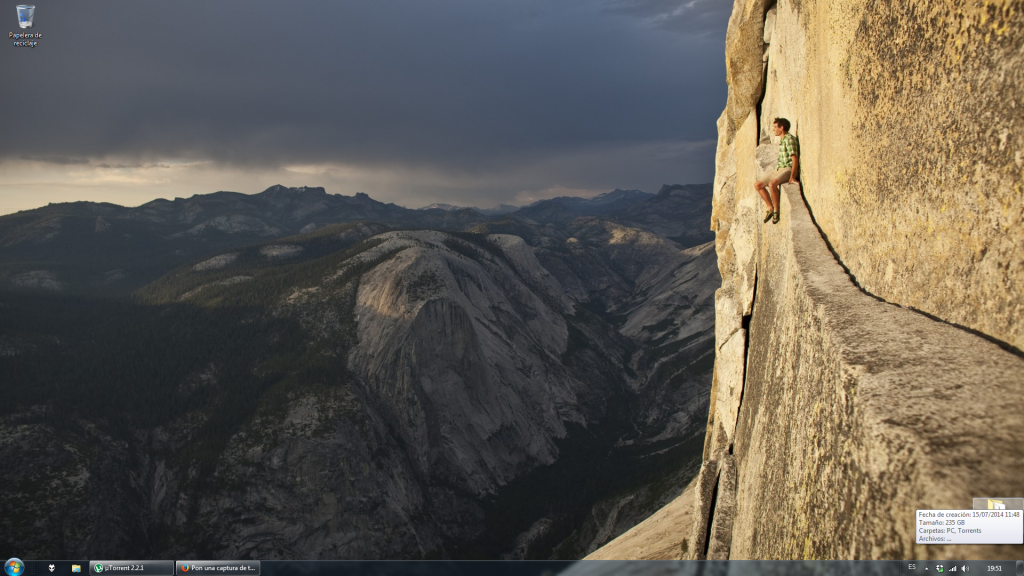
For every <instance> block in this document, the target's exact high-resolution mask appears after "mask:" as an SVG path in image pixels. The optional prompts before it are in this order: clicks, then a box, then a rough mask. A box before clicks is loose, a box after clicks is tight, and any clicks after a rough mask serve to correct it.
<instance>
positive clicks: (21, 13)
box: [18, 4, 36, 28]
mask: <svg viewBox="0 0 1024 576" xmlns="http://www.w3.org/2000/svg"><path fill="white" fill-rule="evenodd" d="M35 15H36V7H35V6H30V5H28V4H20V5H18V26H21V27H22V28H31V27H32V17H33V16H35Z"/></svg>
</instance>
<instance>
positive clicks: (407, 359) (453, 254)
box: [0, 185, 720, 559]
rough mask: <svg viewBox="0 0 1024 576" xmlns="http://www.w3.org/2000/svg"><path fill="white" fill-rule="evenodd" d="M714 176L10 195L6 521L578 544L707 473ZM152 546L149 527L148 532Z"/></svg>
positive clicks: (0, 433) (519, 552)
mask: <svg viewBox="0 0 1024 576" xmlns="http://www.w3.org/2000/svg"><path fill="white" fill-rule="evenodd" d="M709 218H710V185H702V186H676V187H670V186H666V187H665V188H663V189H662V191H660V192H659V193H658V194H646V193H641V192H638V191H629V192H623V191H615V192H612V193H609V194H608V195H604V197H603V198H602V197H598V198H596V199H592V200H583V201H581V200H579V199H573V200H571V201H570V200H559V199H555V200H548V201H544V202H542V203H537V204H535V205H533V206H531V207H527V208H523V209H520V210H517V211H515V212H507V213H497V214H487V213H484V212H483V211H478V210H474V209H461V210H459V209H454V210H453V209H444V210H442V209H438V208H433V209H427V210H408V209H405V208H401V207H398V206H395V205H389V204H383V203H379V202H376V201H374V200H372V199H370V198H369V197H367V196H366V195H357V196H355V197H345V196H340V195H331V194H326V192H324V191H323V189H315V188H284V187H273V188H271V189H268V190H267V191H266V192H263V193H261V194H257V195H252V196H246V195H240V194H234V193H225V192H220V193H216V194H211V195H202V196H194V197H192V198H190V199H179V200H175V201H173V202H169V201H155V202H152V203H150V204H147V205H144V206H142V207H139V208H122V207H116V206H113V205H97V204H88V203H76V204H69V205H52V206H50V207H47V208H42V209H39V210H36V211H30V212H22V213H18V214H15V215H10V216H4V217H0V285H2V287H3V288H2V290H0V374H2V376H3V377H2V378H0V394H2V395H3V397H4V398H5V399H6V402H5V403H4V406H3V408H2V410H0V455H2V456H3V457H4V458H6V459H7V461H8V462H32V465H31V466H26V467H17V466H15V467H8V468H6V469H5V470H4V472H2V473H0V475H2V478H0V480H2V481H3V482H5V484H6V485H8V486H11V487H12V489H10V490H6V491H4V493H3V494H2V495H0V500H2V504H3V506H4V507H5V509H18V510H20V511H21V512H20V513H19V516H18V518H17V520H16V521H14V522H11V523H8V525H6V526H5V528H4V530H5V533H3V534H0V543H3V544H6V545H8V546H9V547H11V548H16V549H18V550H25V551H26V552H25V554H26V555H29V554H30V553H31V555H34V556H37V557H43V556H51V557H71V556H75V555H80V554H84V553H85V551H89V554H91V555H94V556H95V555H100V556H103V555H106V556H109V557H121V556H124V555H126V554H129V552H128V551H132V553H134V554H136V555H137V554H144V555H146V556H150V557H168V558H169V557H179V558H184V557H205V558H227V557H231V558H256V557H258V558H262V559H274V558H305V559H313V558H325V559H326V558H360V559H370V558H453V559H469V558H580V557H583V556H585V555H586V554H587V553H588V552H590V551H592V550H594V549H596V548H597V547H599V546H600V545H601V544H603V543H605V542H607V541H609V540H611V539H612V538H614V537H615V536H617V535H618V534H621V533H622V532H624V531H625V530H626V529H628V528H629V527H631V526H632V525H634V524H636V523H637V522H639V521H640V520H642V519H643V518H644V517H646V515H648V514H650V513H651V512H653V511H654V510H656V509H657V508H658V507H660V506H661V505H662V504H664V503H665V502H667V501H668V500H671V499H672V498H673V497H674V496H676V495H678V493H679V492H680V491H681V490H682V488H683V487H684V486H685V485H686V483H687V482H688V481H689V480H690V478H692V476H693V475H694V474H695V473H696V470H697V467H698V466H699V462H700V457H701V450H702V446H703V441H704V425H705V418H706V414H707V410H708V392H709V390H710V383H711V370H712V365H713V358H714V345H713V342H714V292H715V290H716V289H717V288H718V286H719V283H720V280H719V274H718V269H717V265H716V255H715V251H714V246H713V244H712V243H709V242H708V240H710V238H711V236H710V232H708V231H707V222H708V221H709ZM129 555H130V554H129Z"/></svg>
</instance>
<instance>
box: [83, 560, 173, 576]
mask: <svg viewBox="0 0 1024 576" xmlns="http://www.w3.org/2000/svg"><path fill="white" fill-rule="evenodd" d="M89 574H90V576H174V561H173V560H89Z"/></svg>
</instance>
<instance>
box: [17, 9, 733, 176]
mask: <svg viewBox="0 0 1024 576" xmlns="http://www.w3.org/2000/svg"><path fill="white" fill-rule="evenodd" d="M727 4H728V3H727V2H726V1H725V0H694V1H691V2H683V3H679V2H667V1H664V0H621V1H616V2H613V3H606V4H601V3H599V2H593V1H592V0H559V1H555V0H508V1H488V2H481V1H479V0H431V1H429V2H424V1H422V0H374V1H372V2H319V1H318V2H313V1H293V2H277V1H273V2H271V1H269V0H267V1H259V0H251V1H236V0H218V1H216V2H210V1H203V2H195V1H188V0H184V1H183V0H176V1H174V2H137V1H134V0H130V1H129V0H109V1H108V2H103V3H92V2H79V1H66V2H61V1H58V0H54V1H52V2H48V3H47V4H45V5H39V7H38V8H37V10H36V24H37V30H38V31H39V32H42V33H43V34H44V37H43V39H41V40H40V46H39V47H38V48H36V49H32V50H11V49H8V50H6V53H5V54H4V56H3V58H4V59H5V60H8V61H9V63H10V65H9V66H8V65H7V63H5V66H4V68H5V76H6V77H7V79H8V80H9V81H10V82H9V84H8V85H7V86H5V90H4V91H3V96H0V98H2V100H0V102H2V104H3V105H2V108H0V109H2V110H3V111H4V116H5V117H4V120H3V123H4V124H6V125H7V129H5V130H4V132H5V135H12V137H5V138H4V139H2V143H0V160H2V159H15V158H26V157H30V158H40V159H45V158H49V159H51V160H47V161H48V162H54V161H56V160H53V159H61V158H63V159H76V160H75V161H78V160H77V159H83V158H84V159H92V161H93V162H94V163H101V162H108V163H109V164H108V165H133V164H145V163H146V162H155V161H160V160H167V159H180V160H197V161H212V162H214V163H219V164H223V165H234V166H249V167H260V168H267V167H277V166H284V165H290V164H317V163H338V164H345V165H360V166H375V167H387V166H401V167H406V168H409V167H413V168H426V169H431V170H436V171H439V172H451V173H462V174H480V173H489V172H506V171H509V170H514V169H515V167H516V166H520V165H522V166H525V165H528V164H531V163H534V164H535V163H537V162H543V161H544V160H545V159H548V158H552V157H557V156H559V155H565V154H570V155H578V154H580V153H581V152H585V151H586V150H587V149H590V148H600V149H608V148H616V147H620V148H628V147H630V146H643V145H645V144H647V143H651V142H672V141H675V142H686V141H689V142H694V141H707V140H709V139H713V138H714V137H715V119H716V118H717V116H718V113H719V112H720V111H721V108H722V107H723V105H724V98H725V84H724V64H723V62H722V61H723V57H722V51H723V47H722V39H723V38H724V27H725V21H724V18H725V17H727V15H728V10H729V6H727ZM652 23H653V24H655V25H654V26H652ZM709 23H710V24H709ZM12 111H14V112H13V113H12ZM703 154H704V155H705V156H706V160H707V161H708V162H711V161H712V154H711V153H710V152H708V151H705V152H703ZM118 163H121V164H118ZM577 170H580V168H577ZM625 172H628V170H625ZM710 173H711V169H710V168H709V169H708V170H707V175H708V178H707V179H710ZM551 177H552V178H558V176H557V175H552V176H551ZM572 178H573V175H571V174H567V175H565V177H564V178H563V180H571V179H572ZM551 184H552V185H566V186H570V185H572V183H571V182H568V181H562V182H552V183H551ZM611 184H617V183H611ZM624 184H628V183H624Z"/></svg>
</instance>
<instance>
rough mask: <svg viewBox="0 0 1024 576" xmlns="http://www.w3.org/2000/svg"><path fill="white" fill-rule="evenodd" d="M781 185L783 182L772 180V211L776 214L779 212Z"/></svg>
mask: <svg viewBox="0 0 1024 576" xmlns="http://www.w3.org/2000/svg"><path fill="white" fill-rule="evenodd" d="M780 184H781V182H779V181H778V180H772V201H771V209H772V210H774V211H775V212H778V211H779V195H780V194H781V193H780V192H779V185H780Z"/></svg>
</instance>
